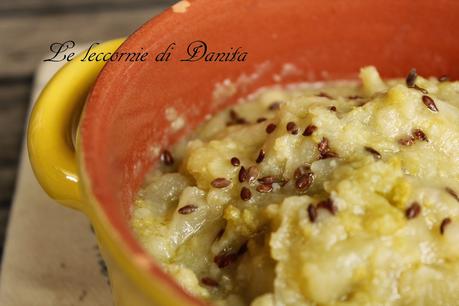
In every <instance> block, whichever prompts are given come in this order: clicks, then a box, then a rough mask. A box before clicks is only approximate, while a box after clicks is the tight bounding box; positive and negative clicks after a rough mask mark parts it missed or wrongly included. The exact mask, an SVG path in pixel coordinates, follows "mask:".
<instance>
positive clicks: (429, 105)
mask: <svg viewBox="0 0 459 306" xmlns="http://www.w3.org/2000/svg"><path fill="white" fill-rule="evenodd" d="M422 102H423V103H424V105H425V106H427V108H428V109H430V110H431V111H433V112H438V108H437V105H436V104H435V102H434V100H433V99H432V98H431V97H429V96H426V95H424V96H422Z"/></svg>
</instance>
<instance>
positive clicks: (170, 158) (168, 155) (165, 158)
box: [160, 150, 174, 166]
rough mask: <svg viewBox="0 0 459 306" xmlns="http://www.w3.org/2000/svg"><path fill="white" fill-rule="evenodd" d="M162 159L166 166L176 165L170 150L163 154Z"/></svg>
mask: <svg viewBox="0 0 459 306" xmlns="http://www.w3.org/2000/svg"><path fill="white" fill-rule="evenodd" d="M160 159H161V161H162V162H163V164H165V165H166V166H171V165H173V164H174V157H173V156H172V154H171V152H170V151H169V150H163V151H162V152H161V156H160Z"/></svg>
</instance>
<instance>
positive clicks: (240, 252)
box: [237, 242, 248, 256]
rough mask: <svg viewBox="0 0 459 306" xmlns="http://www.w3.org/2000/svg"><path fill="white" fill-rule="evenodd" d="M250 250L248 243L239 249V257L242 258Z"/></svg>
mask: <svg viewBox="0 0 459 306" xmlns="http://www.w3.org/2000/svg"><path fill="white" fill-rule="evenodd" d="M247 250H248V248H247V242H244V243H243V244H242V245H241V247H240V248H239V251H237V255H238V256H241V255H244V254H245V253H246V252H247Z"/></svg>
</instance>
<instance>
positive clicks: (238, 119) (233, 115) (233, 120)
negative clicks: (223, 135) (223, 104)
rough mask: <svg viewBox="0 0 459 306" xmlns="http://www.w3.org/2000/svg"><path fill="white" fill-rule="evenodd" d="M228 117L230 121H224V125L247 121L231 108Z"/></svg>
mask: <svg viewBox="0 0 459 306" xmlns="http://www.w3.org/2000/svg"><path fill="white" fill-rule="evenodd" d="M229 117H230V121H229V122H227V123H226V125H228V126H230V125H235V124H246V123H248V121H247V120H246V119H245V118H242V117H240V116H239V114H238V113H237V112H236V111H235V110H233V109H231V110H230V111H229Z"/></svg>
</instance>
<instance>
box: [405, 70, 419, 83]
mask: <svg viewBox="0 0 459 306" xmlns="http://www.w3.org/2000/svg"><path fill="white" fill-rule="evenodd" d="M417 77H418V75H417V73H416V69H414V68H412V69H411V70H410V72H409V73H408V76H407V77H406V86H408V87H413V86H414V83H416V78H417Z"/></svg>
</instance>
